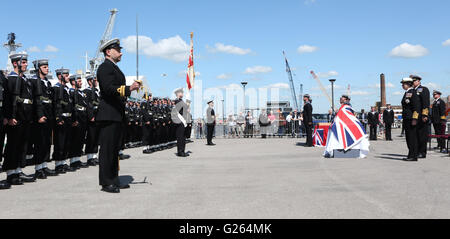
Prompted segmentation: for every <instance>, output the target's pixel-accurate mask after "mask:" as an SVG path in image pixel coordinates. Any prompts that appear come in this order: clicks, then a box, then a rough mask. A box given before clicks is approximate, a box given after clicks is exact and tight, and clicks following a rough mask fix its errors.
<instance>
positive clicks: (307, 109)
mask: <svg viewBox="0 0 450 239" xmlns="http://www.w3.org/2000/svg"><path fill="white" fill-rule="evenodd" d="M303 101H304V102H305V104H304V106H303V124H305V129H306V147H312V146H313V138H312V130H313V118H312V112H313V107H312V105H311V96H310V95H308V94H306V95H305V96H304V97H303Z"/></svg>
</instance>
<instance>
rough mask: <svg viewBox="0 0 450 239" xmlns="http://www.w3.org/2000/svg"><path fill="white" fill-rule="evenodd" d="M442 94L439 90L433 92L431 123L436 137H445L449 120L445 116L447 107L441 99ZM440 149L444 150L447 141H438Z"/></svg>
mask: <svg viewBox="0 0 450 239" xmlns="http://www.w3.org/2000/svg"><path fill="white" fill-rule="evenodd" d="M441 95H442V93H441V92H440V91H438V90H435V91H433V98H434V101H433V108H432V110H431V122H432V123H433V128H434V132H435V134H436V135H445V128H446V123H447V118H446V116H445V110H446V105H445V102H444V101H443V100H442V99H441ZM438 148H440V149H441V150H444V148H445V140H444V139H438Z"/></svg>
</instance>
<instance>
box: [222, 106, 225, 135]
mask: <svg viewBox="0 0 450 239" xmlns="http://www.w3.org/2000/svg"><path fill="white" fill-rule="evenodd" d="M222 128H223V137H224V138H225V100H224V99H222Z"/></svg>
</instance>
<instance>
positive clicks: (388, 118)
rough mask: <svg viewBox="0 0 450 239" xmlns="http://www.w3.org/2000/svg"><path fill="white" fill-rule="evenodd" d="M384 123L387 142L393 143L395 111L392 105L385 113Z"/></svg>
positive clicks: (388, 106)
mask: <svg viewBox="0 0 450 239" xmlns="http://www.w3.org/2000/svg"><path fill="white" fill-rule="evenodd" d="M383 123H384V128H385V129H386V141H392V124H393V123H394V111H393V110H392V107H391V105H390V104H387V108H386V109H385V110H384V112H383Z"/></svg>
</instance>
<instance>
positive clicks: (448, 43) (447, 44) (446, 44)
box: [442, 39, 450, 46]
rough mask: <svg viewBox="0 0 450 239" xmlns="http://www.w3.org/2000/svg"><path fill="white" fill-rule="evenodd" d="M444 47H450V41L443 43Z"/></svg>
mask: <svg viewBox="0 0 450 239" xmlns="http://www.w3.org/2000/svg"><path fill="white" fill-rule="evenodd" d="M442 45H443V46H450V39H448V40H447V41H445V42H443V43H442Z"/></svg>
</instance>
